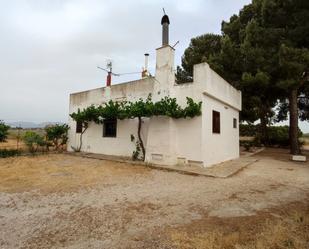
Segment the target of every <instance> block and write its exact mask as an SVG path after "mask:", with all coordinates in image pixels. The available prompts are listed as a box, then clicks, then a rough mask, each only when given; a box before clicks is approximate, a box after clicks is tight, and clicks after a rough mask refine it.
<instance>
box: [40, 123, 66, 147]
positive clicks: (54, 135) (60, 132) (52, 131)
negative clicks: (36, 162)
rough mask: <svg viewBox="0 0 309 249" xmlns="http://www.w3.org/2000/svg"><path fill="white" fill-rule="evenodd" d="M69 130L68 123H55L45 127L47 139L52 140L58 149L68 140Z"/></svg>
mask: <svg viewBox="0 0 309 249" xmlns="http://www.w3.org/2000/svg"><path fill="white" fill-rule="evenodd" d="M68 130H69V126H68V125H67V124H62V125H61V124H55V125H51V126H47V127H45V132H46V139H47V140H48V141H51V142H52V144H53V146H55V149H56V150H58V149H59V146H62V145H65V144H66V142H67V141H68Z"/></svg>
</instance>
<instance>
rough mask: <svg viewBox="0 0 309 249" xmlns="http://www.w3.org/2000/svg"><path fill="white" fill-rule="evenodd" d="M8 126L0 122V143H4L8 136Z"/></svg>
mask: <svg viewBox="0 0 309 249" xmlns="http://www.w3.org/2000/svg"><path fill="white" fill-rule="evenodd" d="M9 129H10V126H8V125H6V124H5V123H4V122H3V121H1V120H0V142H5V140H6V139H7V136H8V134H9V132H8V131H9Z"/></svg>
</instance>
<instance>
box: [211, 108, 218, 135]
mask: <svg viewBox="0 0 309 249" xmlns="http://www.w3.org/2000/svg"><path fill="white" fill-rule="evenodd" d="M212 133H218V134H219V133H220V112H217V111H212Z"/></svg>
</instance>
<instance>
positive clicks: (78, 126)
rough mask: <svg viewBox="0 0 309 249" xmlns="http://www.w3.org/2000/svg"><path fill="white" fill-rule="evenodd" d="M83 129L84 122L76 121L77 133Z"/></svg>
mask: <svg viewBox="0 0 309 249" xmlns="http://www.w3.org/2000/svg"><path fill="white" fill-rule="evenodd" d="M82 131H83V123H82V122H80V121H77V122H76V133H82Z"/></svg>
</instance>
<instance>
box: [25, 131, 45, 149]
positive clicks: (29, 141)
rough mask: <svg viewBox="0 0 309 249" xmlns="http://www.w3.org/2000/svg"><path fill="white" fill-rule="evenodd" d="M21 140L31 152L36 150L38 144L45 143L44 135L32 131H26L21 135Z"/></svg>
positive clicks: (42, 144)
mask: <svg viewBox="0 0 309 249" xmlns="http://www.w3.org/2000/svg"><path fill="white" fill-rule="evenodd" d="M23 140H24V143H25V144H26V145H27V146H28V148H29V151H30V152H31V153H34V152H36V151H37V150H38V148H39V147H40V146H44V145H45V141H44V137H43V136H41V135H39V134H37V133H36V132H33V131H27V132H26V133H25V134H24V136H23Z"/></svg>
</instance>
